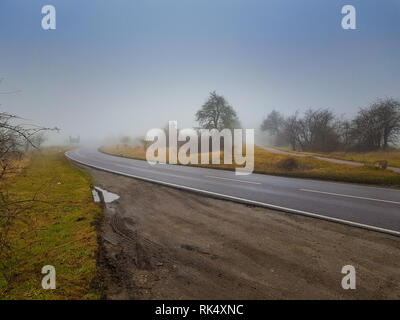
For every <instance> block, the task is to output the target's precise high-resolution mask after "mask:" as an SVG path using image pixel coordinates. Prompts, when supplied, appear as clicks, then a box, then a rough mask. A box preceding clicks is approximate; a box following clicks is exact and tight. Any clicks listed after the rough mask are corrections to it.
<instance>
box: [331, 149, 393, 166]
mask: <svg viewBox="0 0 400 320" xmlns="http://www.w3.org/2000/svg"><path fill="white" fill-rule="evenodd" d="M324 156H327V157H329V158H334V159H341V160H350V161H357V162H363V163H365V164H372V163H374V162H375V161H379V160H386V161H387V162H388V166H390V167H396V168H400V150H392V151H373V152H332V153H327V154H324Z"/></svg>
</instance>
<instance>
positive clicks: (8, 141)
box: [0, 112, 58, 281]
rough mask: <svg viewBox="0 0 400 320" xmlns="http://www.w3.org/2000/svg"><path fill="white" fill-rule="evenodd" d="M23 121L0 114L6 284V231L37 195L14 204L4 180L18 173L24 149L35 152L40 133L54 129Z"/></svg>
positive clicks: (0, 216)
mask: <svg viewBox="0 0 400 320" xmlns="http://www.w3.org/2000/svg"><path fill="white" fill-rule="evenodd" d="M23 120H24V119H22V118H20V117H17V116H15V115H12V114H9V113H6V112H0V272H1V273H2V275H3V277H4V278H5V279H6V280H7V281H9V280H10V277H11V275H12V272H11V271H12V270H10V264H9V263H7V262H8V261H10V258H11V251H10V242H9V237H8V235H9V230H10V226H11V225H12V222H13V221H14V220H15V219H16V218H17V217H18V216H20V215H21V213H22V212H24V211H26V210H27V209H29V208H30V207H31V206H32V204H33V203H35V202H36V201H37V194H38V193H36V194H35V196H34V197H33V198H31V199H25V200H21V199H18V200H15V199H12V198H11V197H10V195H9V193H8V188H7V187H8V185H7V182H8V179H7V178H8V176H10V175H11V174H15V173H16V172H17V171H18V169H19V168H18V165H17V163H18V161H17V160H20V159H21V158H22V157H23V153H24V152H25V151H26V149H27V146H28V147H32V148H34V149H37V148H38V146H40V144H41V143H42V142H43V135H42V134H43V133H44V132H45V131H48V130H58V129H57V128H53V129H51V128H45V127H38V126H35V125H28V124H26V123H25V124H24V121H23Z"/></svg>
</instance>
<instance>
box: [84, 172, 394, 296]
mask: <svg viewBox="0 0 400 320" xmlns="http://www.w3.org/2000/svg"><path fill="white" fill-rule="evenodd" d="M90 172H91V174H92V175H93V177H94V179H95V180H96V183H97V184H99V185H101V186H102V187H103V188H104V189H106V190H113V191H114V192H116V193H118V194H120V195H121V198H120V199H118V201H114V202H112V203H108V204H106V205H105V215H104V220H103V222H102V225H101V239H100V246H101V250H100V258H99V263H100V265H101V266H102V269H103V270H104V275H105V276H104V279H105V285H106V289H105V295H106V296H105V298H108V299H388V298H390V299H399V298H400V239H399V238H396V237H393V236H389V235H384V234H380V233H376V232H372V231H367V230H362V229H358V228H353V227H348V226H344V225H340V224H335V223H330V222H326V221H321V220H317V219H311V218H307V217H302V216H296V215H292V214H285V213H281V212H276V211H272V210H267V209H263V208H257V207H249V206H245V205H241V204H237V203H233V202H229V201H224V200H217V199H212V198H207V197H203V196H200V195H197V194H194V193H189V192H184V191H179V190H175V189H171V188H168V187H164V186H160V185H156V184H152V183H148V182H143V181H139V180H135V179H131V178H127V177H122V176H118V175H114V174H111V173H106V172H102V171H97V170H93V169H90ZM347 264H351V265H353V266H354V267H355V268H356V271H357V289H356V290H343V289H342V288H341V280H342V277H343V274H341V269H342V267H343V266H344V265H347Z"/></svg>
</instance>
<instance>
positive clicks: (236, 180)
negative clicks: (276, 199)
mask: <svg viewBox="0 0 400 320" xmlns="http://www.w3.org/2000/svg"><path fill="white" fill-rule="evenodd" d="M205 177H206V178H214V179H221V180H229V181H235V182H243V183H250V184H261V183H260V182H253V181H245V180H238V179H229V178H222V177H217V176H205Z"/></svg>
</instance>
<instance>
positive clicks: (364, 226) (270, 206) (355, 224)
mask: <svg viewBox="0 0 400 320" xmlns="http://www.w3.org/2000/svg"><path fill="white" fill-rule="evenodd" d="M65 156H66V157H67V158H69V159H71V160H72V161H75V162H77V163H80V164H82V165H85V166H88V167H91V168H95V169H99V170H102V171H106V172H111V173H115V174H119V175H122V176H126V177H131V178H136V179H140V180H144V181H148V182H154V183H157V184H161V185H166V186H169V187H174V188H177V189H183V190H189V191H193V192H197V193H202V194H207V195H212V196H216V197H218V198H220V199H229V200H232V201H234V202H239V203H245V204H250V205H256V206H259V207H264V208H268V209H275V210H278V211H283V212H288V213H293V214H298V215H303V216H307V217H313V218H317V219H321V220H326V221H331V222H336V223H341V224H345V225H349V226H353V227H358V228H362V229H367V230H371V231H377V232H381V233H387V234H390V235H394V236H397V237H400V231H395V230H390V229H385V228H380V227H376V226H371V225H368V224H363V223H358V222H354V221H350V220H345V219H340V218H333V217H328V216H324V215H320V214H317V213H313V212H308V211H302V210H297V209H291V208H286V207H282V206H277V205H274V204H269V203H265V202H260V201H255V200H248V199H244V198H240V197H235V196H230V195H226V194H222V193H217V192H212V191H207V190H202V189H197V188H192V187H187V186H182V185H179V184H174V183H170V182H165V181H160V180H156V179H150V178H145V177H140V176H137V175H133V174H129V173H125V172H120V171H116V170H111V169H107V168H103V167H100V166H96V165H92V164H89V163H85V162H83V161H80V160H77V159H74V158H73V157H71V155H69V154H68V151H67V152H65Z"/></svg>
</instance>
